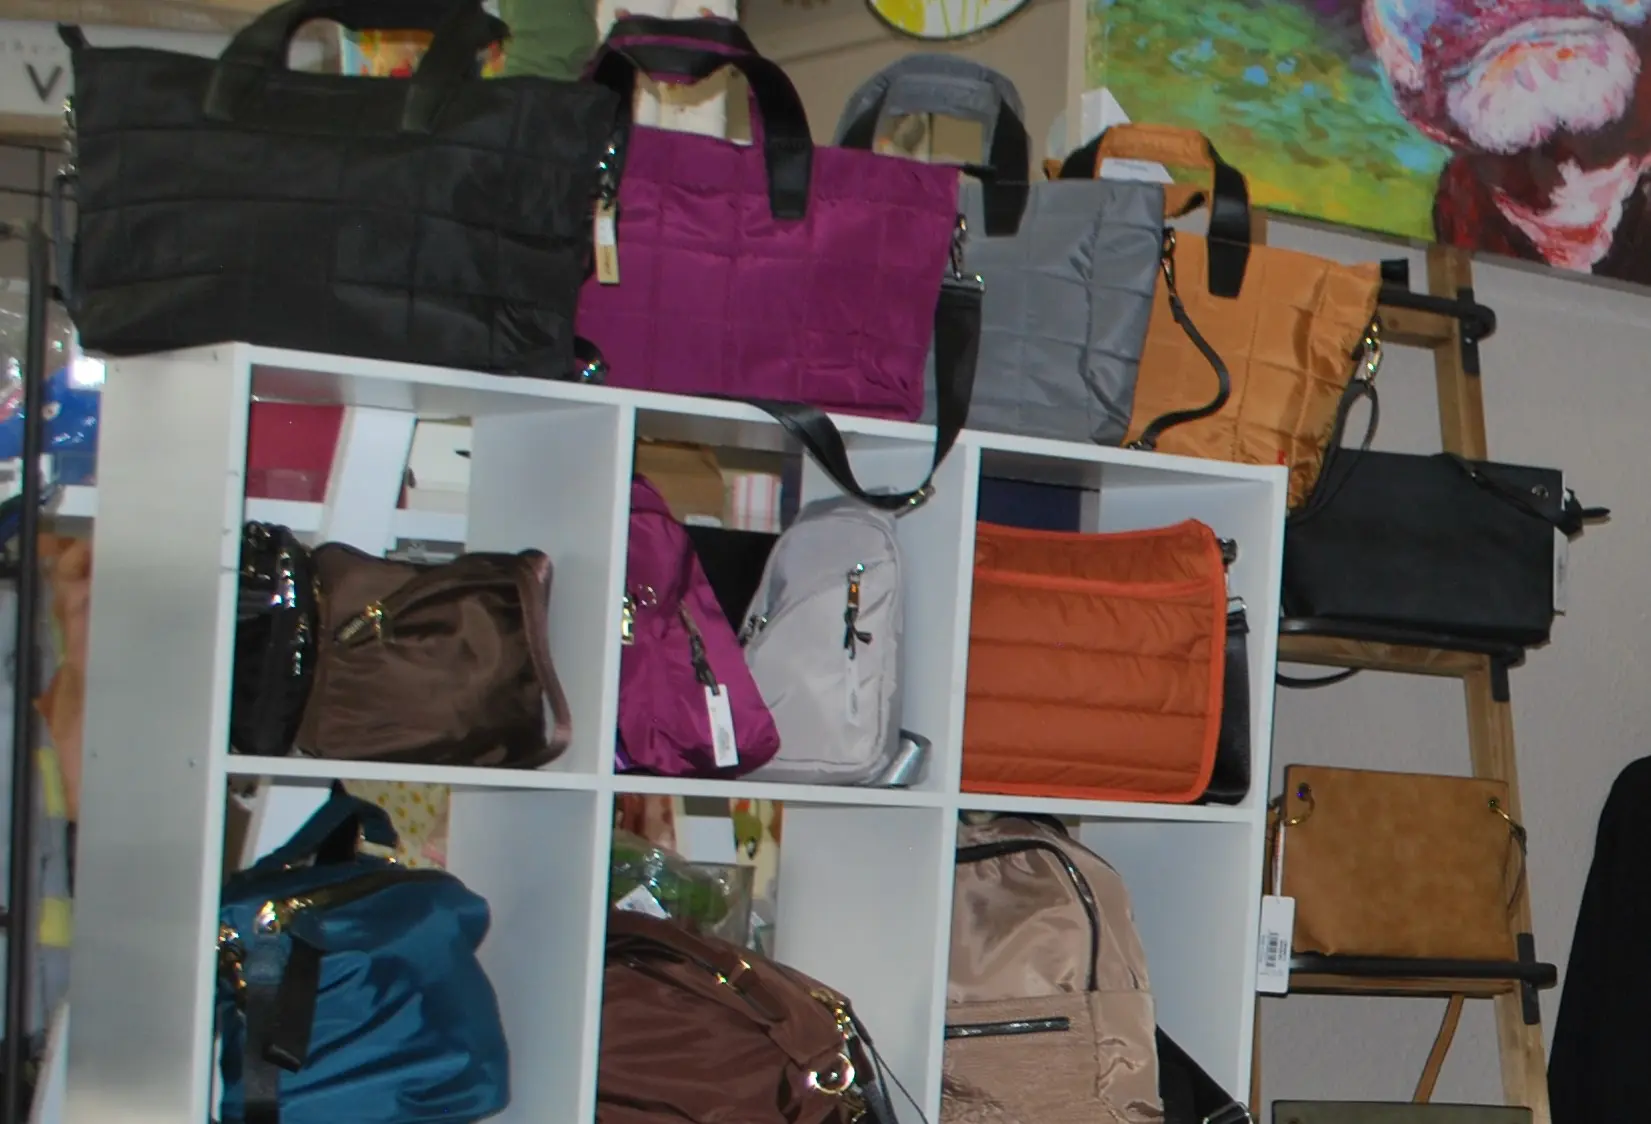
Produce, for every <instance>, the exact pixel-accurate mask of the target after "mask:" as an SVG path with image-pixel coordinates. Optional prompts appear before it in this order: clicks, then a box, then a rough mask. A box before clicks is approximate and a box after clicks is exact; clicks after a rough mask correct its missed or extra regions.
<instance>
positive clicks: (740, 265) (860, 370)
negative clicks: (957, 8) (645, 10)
mask: <svg viewBox="0 0 1651 1124" xmlns="http://www.w3.org/2000/svg"><path fill="white" fill-rule="evenodd" d="M725 66H731V67H734V68H735V69H738V70H739V71H741V72H742V73H743V74H744V75H745V76H746V78H747V80H748V81H749V84H750V88H751V103H752V134H753V143H752V144H749V145H747V144H737V143H735V142H733V141H728V140H723V139H721V138H718V137H709V136H704V135H702V134H698V133H687V132H676V131H673V130H668V129H656V128H649V127H646V126H641V125H632V126H631V128H630V129H629V130H628V138H627V139H625V140H623V142H622V143H617V142H616V145H615V147H614V148H613V149H610V151H609V154H608V157H607V159H606V161H605V162H604V167H603V174H602V177H601V187H600V195H599V198H598V200H597V202H596V269H595V270H594V271H593V273H592V275H591V276H590V277H589V278H588V279H587V280H586V282H585V287H584V289H583V291H582V292H581V293H580V295H579V310H578V319H577V330H578V332H579V336H580V338H581V340H582V341H583V342H585V343H586V344H587V345H588V346H587V352H588V353H589V354H592V355H594V356H597V357H599V362H594V363H593V364H592V365H591V366H588V367H587V368H586V371H585V375H586V377H589V378H591V379H593V380H594V379H601V380H602V381H605V382H606V383H608V384H609V385H612V386H619V387H625V388H628V389H636V390H655V391H664V392H667V393H672V394H698V395H713V396H721V397H729V398H736V399H739V400H742V401H745V402H748V403H750V404H752V405H756V406H759V407H761V408H763V409H765V410H767V411H768V412H769V413H771V414H773V415H774V416H775V417H776V418H777V419H778V420H779V421H780V422H781V423H782V424H784V425H785V426H786V428H787V429H789V430H791V432H792V433H793V434H794V435H796V436H797V437H798V438H799V439H800V440H801V441H802V443H803V445H804V446H805V447H806V448H807V449H808V450H809V452H810V453H811V454H813V455H814V456H815V458H816V459H817V460H819V461H820V463H821V466H822V467H823V468H824V469H825V470H826V472H827V473H828V474H829V475H831V476H832V478H833V479H834V480H835V481H836V482H837V484H838V485H839V487H842V488H843V489H844V490H845V491H847V492H849V493H851V494H853V495H856V496H859V497H860V498H862V499H865V500H866V501H867V502H870V503H873V504H875V505H876V506H878V507H883V508H886V509H892V508H898V507H900V506H902V505H903V504H904V503H906V502H907V501H908V500H910V499H911V498H912V497H913V496H914V495H915V494H916V492H908V493H905V494H903V495H883V496H868V495H867V494H866V493H865V492H864V491H863V490H862V489H861V488H860V487H859V485H858V483H857V482H856V481H855V479H854V474H853V472H852V470H851V469H850V468H849V466H848V462H847V458H846V457H845V456H844V455H843V452H842V448H841V444H842V442H841V438H840V437H839V436H838V434H837V431H836V429H835V427H834V426H833V425H832V424H831V421H830V419H829V418H827V417H826V416H825V415H824V414H823V413H821V411H823V410H832V411H838V412H842V413H852V414H865V415H872V416H877V417H885V418H897V419H902V420H906V421H915V420H916V419H917V418H918V416H919V415H920V414H921V413H922V412H923V404H924V385H923V384H924V378H925V371H926V367H927V356H928V351H929V345H930V341H931V339H932V340H933V341H934V344H935V355H936V367H935V369H936V392H937V393H936V400H937V402H938V403H939V409H938V411H937V422H938V432H937V438H938V440H937V447H936V450H935V460H934V463H935V465H937V466H938V465H939V463H940V461H941V460H943V459H944V457H945V455H946V453H947V452H948V451H949V450H950V448H951V444H952V442H953V440H955V438H956V434H957V430H959V429H961V428H962V427H963V425H964V422H965V420H966V417H967V414H968V402H969V394H970V390H971V388H972V386H973V382H974V362H975V353H976V351H977V348H978V338H979V330H980V329H979V317H980V291H979V281H978V279H976V278H966V277H964V276H963V274H962V272H961V260H960V253H961V249H962V241H961V236H962V230H961V225H960V222H959V217H958V172H957V169H956V168H950V167H945V166H942V165H929V164H923V163H919V162H917V161H913V160H905V159H901V158H898V157H894V156H883V155H879V154H876V153H872V152H865V151H858V150H853V149H845V148H832V147H828V146H823V145H822V146H816V145H815V144H814V143H813V140H812V137H811V133H810V130H809V125H808V119H807V116H806V115H805V114H804V111H803V105H802V99H801V98H800V97H798V95H797V91H796V89H795V87H793V86H792V84H791V80H790V79H789V78H787V77H786V75H785V71H784V70H782V69H781V68H780V67H779V66H778V65H777V64H776V63H774V62H771V61H770V60H768V59H765V58H763V57H762V56H761V55H759V54H757V53H756V50H755V48H754V47H752V45H751V42H750V40H749V39H748V38H747V37H746V35H745V33H744V32H743V31H741V30H740V28H739V27H738V25H737V24H733V23H730V22H729V21H727V20H718V19H698V20H665V19H658V18H654V17H641V16H632V17H627V18H626V19H623V20H620V21H619V22H617V23H615V24H614V26H613V29H612V31H610V33H609V35H608V39H607V42H606V43H605V44H604V45H603V47H602V48H601V50H600V51H599V52H598V54H597V56H596V58H595V60H594V61H593V63H592V64H591V70H590V76H591V80H593V81H595V82H599V83H601V84H603V85H607V86H609V87H610V88H611V89H614V90H616V91H617V92H618V93H619V94H620V95H621V97H622V98H623V99H624V104H626V105H631V104H633V103H634V89H635V84H636V76H637V73H638V72H642V73H646V74H648V75H649V76H651V77H655V78H658V79H660V80H662V81H677V82H681V81H689V80H694V79H699V78H704V77H706V76H707V75H709V74H712V73H715V72H716V71H717V70H719V69H721V68H722V67H725ZM948 265H950V268H948ZM943 282H944V283H943ZM810 407H812V409H811V408H810ZM926 483H927V482H926V481H925V484H926ZM921 490H922V489H921V488H919V489H917V491H921Z"/></svg>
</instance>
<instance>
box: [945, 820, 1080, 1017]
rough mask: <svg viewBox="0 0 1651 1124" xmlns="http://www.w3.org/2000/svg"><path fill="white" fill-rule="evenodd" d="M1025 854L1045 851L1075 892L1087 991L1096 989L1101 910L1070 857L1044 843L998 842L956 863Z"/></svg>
mask: <svg viewBox="0 0 1651 1124" xmlns="http://www.w3.org/2000/svg"><path fill="white" fill-rule="evenodd" d="M1024 851H1045V852H1047V853H1049V854H1051V855H1053V856H1054V857H1055V861H1056V862H1058V863H1060V865H1061V869H1062V870H1064V871H1066V876H1067V877H1068V878H1070V879H1071V880H1072V888H1073V890H1075V891H1076V892H1077V895H1078V902H1079V904H1080V905H1082V906H1083V911H1084V914H1085V915H1086V916H1087V917H1088V918H1089V981H1088V988H1087V990H1089V991H1094V990H1095V989H1096V984H1097V981H1096V979H1095V962H1096V961H1097V960H1099V959H1100V958H1101V907H1100V906H1099V905H1098V904H1096V901H1095V892H1094V891H1093V890H1091V889H1090V888H1089V880H1088V879H1086V878H1085V877H1084V876H1083V872H1082V871H1080V870H1079V869H1078V867H1077V864H1076V863H1074V862H1073V861H1072V857H1071V856H1070V855H1068V854H1067V853H1066V852H1065V851H1063V850H1061V848H1060V847H1058V846H1056V845H1055V844H1054V843H1052V842H1050V841H1049V840H1047V839H1000V840H995V841H993V842H990V843H974V844H971V845H970V846H967V847H959V848H958V849H957V861H958V862H959V863H978V862H984V861H986V860H987V859H996V858H1001V857H1003V856H1004V855H1015V854H1020V853H1021V852H1024Z"/></svg>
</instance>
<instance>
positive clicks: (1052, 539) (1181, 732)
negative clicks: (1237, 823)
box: [963, 520, 1227, 803]
mask: <svg viewBox="0 0 1651 1124" xmlns="http://www.w3.org/2000/svg"><path fill="white" fill-rule="evenodd" d="M1226 606H1227V596H1226V585H1225V578H1224V572H1223V567H1222V561H1221V548H1220V545H1219V543H1218V542H1217V541H1216V538H1215V533H1214V532H1213V531H1211V530H1210V529H1209V528H1208V527H1206V526H1204V525H1203V524H1202V523H1199V522H1196V521H1194V520H1187V521H1186V522H1183V523H1178V524H1175V525H1174V526H1170V527H1162V528H1157V529H1153V530H1147V531H1130V532H1123V533H1117V534H1105V535H1090V534H1072V533H1069V532H1064V531H1033V530H1024V529H1021V528H1018V527H1000V526H995V525H992V524H986V523H982V524H980V525H979V526H978V527H977V529H976V535H975V579H974V597H973V609H972V612H971V616H970V624H969V675H968V685H967V702H966V709H965V714H964V727H963V790H964V791H965V792H991V793H1006V794H1011V795H1021V796H1069V797H1073V798H1075V799H1085V800H1155V801H1163V802H1168V803H1188V802H1191V801H1193V800H1196V799H1197V798H1198V797H1199V796H1200V795H1202V794H1203V792H1204V789H1205V788H1206V787H1207V786H1208V785H1209V780H1210V773H1211V770H1212V769H1213V768H1214V764H1215V749H1216V743H1217V740H1218V737H1219V734H1220V725H1221V689H1222V679H1223V674H1224V670H1225V658H1224V649H1225V645H1226V632H1227V607H1226Z"/></svg>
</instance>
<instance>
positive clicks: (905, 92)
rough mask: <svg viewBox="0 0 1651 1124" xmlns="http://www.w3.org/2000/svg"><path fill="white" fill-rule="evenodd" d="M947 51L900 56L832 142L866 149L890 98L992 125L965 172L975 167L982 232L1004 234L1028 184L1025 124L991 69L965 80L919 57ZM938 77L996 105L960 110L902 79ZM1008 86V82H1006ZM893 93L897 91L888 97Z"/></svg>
mask: <svg viewBox="0 0 1651 1124" xmlns="http://www.w3.org/2000/svg"><path fill="white" fill-rule="evenodd" d="M952 57H953V56H951V55H933V54H926V55H912V56H910V57H908V58H905V59H902V60H901V61H900V62H898V63H896V64H895V66H896V67H897V68H898V69H899V71H900V73H898V74H896V75H895V76H894V78H893V80H892V81H890V83H889V85H888V88H887V89H885V90H884V91H883V92H882V93H881V94H879V95H878V97H877V99H876V100H875V101H874V102H872V104H870V105H868V106H867V107H866V108H865V109H864V110H863V111H862V112H861V113H860V114H859V115H858V116H857V117H855V118H854V119H853V120H852V121H850V122H848V123H847V125H846V126H845V127H843V128H841V129H839V136H838V140H837V143H838V144H839V145H840V146H841V147H843V148H857V149H862V150H864V151H867V152H870V151H871V149H872V144H873V142H874V141H875V140H876V139H877V126H878V125H879V124H880V123H881V122H882V120H883V113H884V111H885V109H886V108H887V106H888V103H889V101H890V99H891V98H893V99H894V100H895V103H896V104H897V105H899V106H900V108H901V110H902V111H907V112H911V113H928V114H934V115H937V116H941V117H957V118H963V119H967V120H975V121H979V122H980V124H982V125H991V127H992V147H991V149H990V151H988V152H984V153H982V155H983V157H984V158H985V160H986V164H985V166H984V168H983V169H974V168H971V169H969V171H971V172H981V171H983V172H984V173H986V174H984V175H982V176H981V179H982V181H983V185H982V186H983V191H982V194H983V196H984V203H985V212H986V235H987V237H990V238H1003V237H1010V236H1013V235H1014V234H1015V232H1016V231H1018V230H1019V229H1020V220H1021V217H1022V215H1024V214H1025V212H1026V201H1027V197H1028V195H1029V194H1030V185H1029V184H1028V183H1027V177H1028V175H1029V173H1030V169H1031V161H1032V155H1031V153H1032V142H1031V139H1030V138H1029V137H1028V136H1027V133H1026V124H1025V122H1023V121H1022V120H1021V119H1020V116H1019V115H1018V114H1016V113H1015V110H1014V107H1013V106H1011V105H1010V104H1009V100H1008V99H1007V98H1005V97H1004V96H1003V94H1002V93H1001V92H1000V91H999V89H998V88H997V86H996V84H995V83H994V81H993V78H996V79H997V80H1000V81H1002V82H1003V83H1005V84H1008V82H1009V80H1008V79H1007V78H1004V77H1003V76H1002V75H1000V74H998V73H997V72H996V71H992V70H989V69H988V68H986V67H981V68H980V69H981V70H982V71H984V72H986V74H989V75H991V76H992V77H986V76H984V75H983V76H982V77H981V78H979V79H975V80H972V81H970V80H966V79H964V78H962V77H960V76H958V75H957V74H955V73H953V72H951V71H950V70H945V71H942V70H939V69H938V68H937V69H935V70H934V71H932V72H931V71H930V70H928V69H926V68H925V66H924V63H925V61H926V60H928V59H934V58H940V59H945V60H947V61H948V62H950V61H951V60H952ZM931 73H932V74H934V75H935V76H936V77H943V78H945V79H946V80H947V81H948V82H949V83H951V84H952V85H954V86H957V87H962V86H967V87H969V88H971V89H975V90H977V91H980V92H984V93H985V94H987V96H988V100H989V104H995V105H996V111H995V112H994V113H993V114H992V116H991V118H989V119H988V118H986V117H985V115H984V114H974V113H966V112H964V111H963V110H961V109H960V108H959V106H958V104H957V103H956V102H955V101H947V100H945V99H944V98H943V97H941V96H939V90H938V89H937V88H934V87H930V88H929V89H928V90H927V91H926V92H927V93H928V94H929V95H930V96H927V97H925V96H921V95H919V94H917V93H914V92H913V90H914V88H918V89H920V88H922V87H920V86H918V85H917V84H915V83H910V84H903V80H904V79H907V78H922V77H925V76H928V75H929V74H931ZM1009 88H1010V89H1011V90H1012V89H1013V88H1014V87H1013V86H1012V85H1011V86H1009ZM896 94H898V95H899V97H897V98H896V97H894V95H896Z"/></svg>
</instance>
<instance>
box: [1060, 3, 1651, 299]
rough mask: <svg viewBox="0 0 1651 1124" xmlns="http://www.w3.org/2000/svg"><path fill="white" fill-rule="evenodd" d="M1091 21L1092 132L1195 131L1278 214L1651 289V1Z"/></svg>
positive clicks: (1205, 8) (1204, 10)
mask: <svg viewBox="0 0 1651 1124" xmlns="http://www.w3.org/2000/svg"><path fill="white" fill-rule="evenodd" d="M1084 2H1085V3H1086V4H1087V8H1086V40H1087V41H1086V64H1085V66H1086V74H1085V78H1086V82H1085V87H1084V88H1085V90H1086V91H1088V93H1086V94H1085V103H1084V109H1085V112H1084V118H1085V120H1086V121H1087V122H1088V123H1089V124H1090V127H1091V131H1093V129H1095V128H1098V127H1099V122H1101V121H1115V120H1116V119H1117V118H1118V115H1119V113H1120V112H1121V114H1122V116H1123V117H1124V118H1125V119H1127V120H1129V121H1136V122H1143V123H1153V124H1160V125H1179V126H1183V127H1188V128H1193V129H1197V130H1199V131H1200V132H1202V133H1204V134H1205V135H1207V136H1208V137H1209V138H1210V139H1211V140H1212V141H1213V142H1214V144H1215V146H1216V148H1217V149H1218V150H1219V151H1220V153H1221V155H1222V157H1223V158H1224V159H1226V161H1227V162H1228V163H1230V164H1233V165H1234V166H1236V167H1237V168H1238V169H1239V170H1240V171H1242V172H1244V173H1245V175H1246V176H1247V177H1248V179H1249V184H1250V191H1251V197H1252V199H1253V200H1254V201H1255V202H1256V203H1258V204H1260V205H1262V206H1264V207H1267V208H1269V209H1273V210H1277V211H1283V212H1287V213H1291V214H1297V215H1303V216H1307V217H1310V218H1314V219H1322V220H1327V221H1330V222H1334V223H1339V224H1344V225H1347V226H1351V227H1358V228H1363V229H1366V230H1372V231H1379V232H1382V233H1386V234H1391V235H1397V236H1400V237H1403V238H1409V239H1418V240H1427V241H1439V242H1443V243H1446V244H1448V245H1453V246H1459V247H1462V248H1464V249H1470V250H1476V251H1482V252H1489V253H1495V254H1503V255H1507V256H1510V257H1516V258H1522V259H1525V260H1528V261H1535V262H1541V263H1545V264H1547V265H1550V266H1553V267H1554V268H1557V269H1565V270H1573V271H1577V272H1582V273H1592V274H1595V275H1599V276H1602V277H1610V278H1614V279H1618V280H1627V281H1637V282H1640V283H1651V65H1648V64H1651V2H1647V0H1084ZM1641 239H1645V241H1644V242H1642V241H1641Z"/></svg>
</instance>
